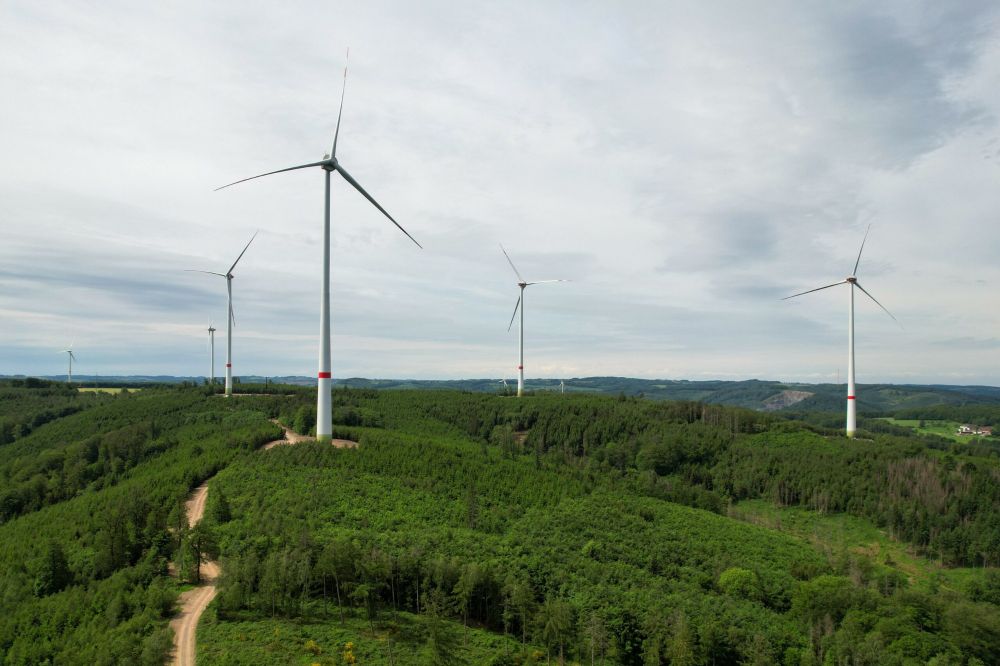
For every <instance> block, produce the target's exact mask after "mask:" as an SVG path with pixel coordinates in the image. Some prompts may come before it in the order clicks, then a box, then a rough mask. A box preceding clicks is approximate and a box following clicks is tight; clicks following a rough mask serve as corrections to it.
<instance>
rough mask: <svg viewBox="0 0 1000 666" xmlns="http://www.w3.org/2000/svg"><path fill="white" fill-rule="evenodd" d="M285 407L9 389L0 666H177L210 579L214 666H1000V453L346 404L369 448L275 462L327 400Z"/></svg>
mask: <svg viewBox="0 0 1000 666" xmlns="http://www.w3.org/2000/svg"><path fill="white" fill-rule="evenodd" d="M262 389H263V387H253V386H246V385H245V386H244V392H245V393H249V395H242V396H238V397H234V398H231V399H226V398H223V397H221V396H219V395H218V394H216V393H215V392H214V391H213V389H212V388H211V387H195V386H187V387H175V388H150V389H143V390H141V391H138V392H136V393H118V392H116V393H113V394H110V393H95V392H77V391H75V390H73V389H71V388H69V387H66V386H65V385H63V384H48V383H46V382H32V383H31V385H30V386H29V385H27V383H25V382H20V384H19V385H16V386H15V385H13V383H10V382H8V383H2V382H0V423H7V424H11V423H13V424H17V427H15V428H7V427H4V428H0V431H3V432H6V433H7V436H6V438H5V440H4V443H3V444H0V663H3V664H41V663H66V664H160V663H163V660H164V657H165V654H166V652H167V650H168V649H169V646H170V634H169V629H168V621H169V618H170V616H171V615H172V614H173V613H174V604H175V600H176V598H177V595H178V592H179V591H180V590H181V589H184V585H186V581H188V580H191V579H194V578H195V577H196V576H195V573H194V568H195V563H196V562H197V561H198V560H199V559H200V558H202V557H203V556H208V555H209V554H211V555H212V556H213V557H215V556H216V555H218V556H219V561H220V564H221V567H222V572H223V574H222V579H221V581H220V588H219V594H218V597H217V598H216V600H215V601H214V602H213V603H212V605H211V606H210V607H209V610H208V611H207V612H206V614H205V615H204V616H203V617H202V623H201V625H200V626H199V629H198V655H199V657H198V658H199V664H202V665H212V664H259V663H295V664H311V663H320V664H343V663H352V660H353V661H356V662H357V663H365V664H399V665H401V666H402V665H406V664H428V663H429V664H465V663H468V664H496V665H498V666H500V665H504V666H506V665H512V664H537V663H544V662H547V661H562V660H566V661H572V662H578V663H591V662H593V663H597V662H600V663H607V664H627V665H630V666H632V665H634V666H639V665H640V664H691V665H702V664H705V665H707V664H737V663H738V664H760V665H765V664H782V665H789V666H792V665H794V666H802V665H818V664H828V663H829V664H872V665H875V664H889V665H896V664H898V665H900V666H902V665H904V664H924V663H934V664H939V665H942V664H954V665H955V666H981V665H982V664H994V663H1000V571H998V569H997V568H996V567H997V566H998V565H1000V484H998V479H1000V465H998V457H997V450H996V447H993V446H990V445H988V444H975V445H973V444H968V443H958V442H948V441H947V440H943V439H940V438H923V437H918V436H916V435H914V434H911V433H910V432H909V431H907V430H903V429H898V430H891V429H890V430H891V431H887V432H879V433H873V432H868V431H865V430H864V429H863V428H864V423H865V422H862V426H863V427H862V430H861V431H860V433H859V435H860V436H859V437H858V438H857V439H855V440H847V439H845V438H844V437H843V436H842V435H841V434H840V431H839V430H837V429H825V428H823V427H821V426H818V425H808V424H806V423H802V422H796V421H791V420H788V419H786V418H780V417H778V416H777V415H774V414H768V413H763V412H760V411H753V410H748V409H742V408H734V407H727V406H720V405H711V404H706V403H704V402H694V401H652V400H643V399H638V398H634V397H627V396H625V395H620V396H617V397H608V396H601V395H585V394H576V395H572V394H571V395H560V394H554V393H536V394H533V395H528V396H525V397H524V398H520V399H518V398H514V397H511V396H501V395H491V394H488V393H474V392H459V391H422V390H406V391H395V390H383V391H375V390H372V389H343V388H341V389H338V390H336V391H334V418H335V432H334V435H335V437H337V438H340V439H343V440H352V441H353V442H357V443H358V446H357V447H356V448H334V447H332V446H330V445H328V444H326V445H324V444H318V443H315V442H305V443H299V444H296V445H294V446H276V447H274V448H270V449H267V450H265V449H264V448H263V447H262V445H263V444H264V443H265V442H269V441H270V440H273V439H276V438H278V437H280V435H281V429H280V428H279V427H278V426H276V425H275V424H274V423H272V422H271V419H276V420H278V421H280V422H282V423H284V424H287V425H289V426H293V427H294V428H295V429H296V430H298V431H299V432H301V433H304V434H308V433H309V432H310V431H311V429H312V428H313V421H314V418H315V411H314V400H315V394H314V390H312V389H307V388H297V387H293V386H282V387H271V390H272V391H273V392H271V393H268V394H262V393H259V391H261V390H262ZM935 409H937V410H945V411H947V409H948V408H947V407H940V406H939V407H936V408H935ZM963 409H965V408H963ZM878 423H881V422H878ZM205 481H208V487H209V493H208V505H207V508H206V514H205V515H206V518H205V520H203V521H202V522H201V523H199V526H198V528H196V529H188V527H187V525H186V522H185V520H184V515H185V512H184V508H183V502H184V500H185V498H186V497H187V496H188V494H189V493H190V492H191V490H192V489H193V488H195V487H196V486H198V485H199V484H201V483H203V482H205ZM171 570H173V571H175V572H176V574H177V575H176V576H172V575H171V574H170V571H171Z"/></svg>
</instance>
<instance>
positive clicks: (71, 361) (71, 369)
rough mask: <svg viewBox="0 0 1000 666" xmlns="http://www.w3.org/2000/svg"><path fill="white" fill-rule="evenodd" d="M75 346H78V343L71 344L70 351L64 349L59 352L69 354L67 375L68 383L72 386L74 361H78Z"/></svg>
mask: <svg viewBox="0 0 1000 666" xmlns="http://www.w3.org/2000/svg"><path fill="white" fill-rule="evenodd" d="M74 344H76V343H75V342H74V343H72V344H70V346H69V349H63V350H62V351H61V352H59V353H60V354H67V355H68V360H69V370H68V371H67V373H66V383H67V384H72V383H73V361H75V360H76V356H73V345H74Z"/></svg>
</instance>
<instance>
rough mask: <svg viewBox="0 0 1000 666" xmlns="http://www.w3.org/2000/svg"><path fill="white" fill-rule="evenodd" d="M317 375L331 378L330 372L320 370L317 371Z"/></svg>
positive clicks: (321, 377)
mask: <svg viewBox="0 0 1000 666" xmlns="http://www.w3.org/2000/svg"><path fill="white" fill-rule="evenodd" d="M316 376H317V377H319V378H320V379H330V373H329V372H320V373H317V374H316Z"/></svg>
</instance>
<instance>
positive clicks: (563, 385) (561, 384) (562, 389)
mask: <svg viewBox="0 0 1000 666" xmlns="http://www.w3.org/2000/svg"><path fill="white" fill-rule="evenodd" d="M559 392H560V393H565V392H566V382H564V381H563V380H561V379H560V380H559Z"/></svg>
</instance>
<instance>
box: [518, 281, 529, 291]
mask: <svg viewBox="0 0 1000 666" xmlns="http://www.w3.org/2000/svg"><path fill="white" fill-rule="evenodd" d="M517 286H518V287H520V288H521V289H524V288H525V287H527V286H528V283H527V282H518V283H517Z"/></svg>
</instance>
